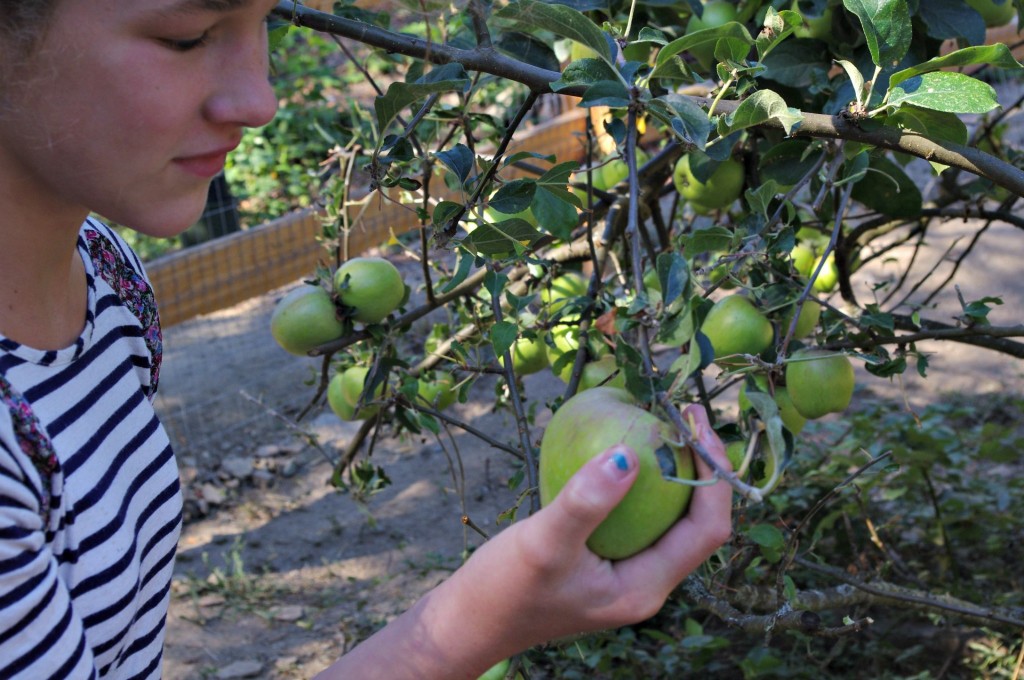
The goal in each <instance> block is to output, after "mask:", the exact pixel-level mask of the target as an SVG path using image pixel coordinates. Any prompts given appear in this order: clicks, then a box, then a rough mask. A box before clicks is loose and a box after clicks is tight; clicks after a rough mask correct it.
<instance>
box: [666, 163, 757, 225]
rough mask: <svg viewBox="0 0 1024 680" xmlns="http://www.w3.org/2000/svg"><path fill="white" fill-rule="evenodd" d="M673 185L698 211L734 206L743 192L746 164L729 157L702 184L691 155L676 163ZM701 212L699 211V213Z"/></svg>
mask: <svg viewBox="0 0 1024 680" xmlns="http://www.w3.org/2000/svg"><path fill="white" fill-rule="evenodd" d="M672 182H673V184H675V187H676V190H677V191H678V192H679V195H680V196H682V197H683V198H685V199H686V200H687V201H688V202H689V203H690V204H691V206H692V207H693V208H694V210H698V207H699V208H700V209H702V210H717V209H720V208H725V207H728V206H730V205H732V203H733V201H735V200H736V199H737V198H739V197H740V193H741V192H742V191H743V164H742V163H740V162H739V161H737V160H734V159H732V158H727V159H726V160H724V161H722V162H721V163H719V164H718V167H716V168H715V169H714V171H713V172H712V173H711V176H710V177H708V178H707V181H706V182H701V181H700V180H698V179H697V177H696V176H694V174H693V170H692V169H691V168H690V155H689V154H686V155H684V156H681V157H680V158H679V160H678V161H676V167H675V170H674V171H673V173H672ZM698 212H699V210H698Z"/></svg>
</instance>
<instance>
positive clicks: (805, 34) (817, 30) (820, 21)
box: [790, 0, 832, 40]
mask: <svg viewBox="0 0 1024 680" xmlns="http://www.w3.org/2000/svg"><path fill="white" fill-rule="evenodd" d="M790 9H791V10H793V11H794V12H799V13H800V15H801V16H802V17H803V18H804V23H803V25H802V26H798V27H797V28H796V29H794V30H793V35H794V36H795V37H797V38H811V39H814V40H828V39H829V37H830V36H831V35H832V8H831V7H826V8H825V11H823V12H822V13H821V15H819V16H807V15H806V14H804V12H803V11H802V10H801V9H800V0H793V4H792V5H791V6H790Z"/></svg>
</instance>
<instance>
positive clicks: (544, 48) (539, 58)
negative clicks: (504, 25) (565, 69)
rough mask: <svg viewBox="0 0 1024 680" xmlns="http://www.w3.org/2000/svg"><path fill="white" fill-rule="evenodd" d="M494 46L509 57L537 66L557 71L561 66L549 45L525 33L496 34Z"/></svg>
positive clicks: (508, 32) (507, 32)
mask: <svg viewBox="0 0 1024 680" xmlns="http://www.w3.org/2000/svg"><path fill="white" fill-rule="evenodd" d="M494 46H495V47H496V48H498V50H499V51H501V52H504V53H505V54H507V55H509V56H510V57H514V58H516V59H518V60H519V61H521V62H523V63H526V64H530V65H531V66H536V67H537V68H543V69H547V70H548V71H557V70H559V69H560V68H561V67H562V65H561V64H560V63H559V62H558V57H556V56H555V51H554V50H553V49H551V46H550V45H548V44H547V43H545V42H544V41H543V40H540V39H538V38H536V37H534V36H532V35H529V34H527V33H519V32H517V31H506V32H504V33H502V34H501V35H500V36H498V40H497V41H496V42H495V43H494Z"/></svg>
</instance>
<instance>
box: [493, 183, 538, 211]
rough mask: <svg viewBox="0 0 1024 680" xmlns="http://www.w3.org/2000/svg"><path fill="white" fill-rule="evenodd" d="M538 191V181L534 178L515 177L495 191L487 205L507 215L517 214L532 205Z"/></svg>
mask: <svg viewBox="0 0 1024 680" xmlns="http://www.w3.org/2000/svg"><path fill="white" fill-rule="evenodd" d="M536 192H537V182H536V181H535V180H532V179H514V180H512V181H511V182H506V183H505V184H503V185H502V187H501V188H500V189H498V190H497V191H496V192H494V195H493V196H491V199H490V200H489V201H488V202H487V206H488V207H489V208H492V209H493V210H496V211H498V212H500V213H504V214H505V215H515V214H516V213H520V212H522V211H524V210H526V209H527V208H529V207H530V203H532V202H533V196H534V194H535V193H536Z"/></svg>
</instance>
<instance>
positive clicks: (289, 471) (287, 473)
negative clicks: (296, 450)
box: [281, 460, 299, 477]
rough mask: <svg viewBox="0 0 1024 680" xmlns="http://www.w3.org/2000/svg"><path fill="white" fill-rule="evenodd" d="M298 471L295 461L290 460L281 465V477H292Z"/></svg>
mask: <svg viewBox="0 0 1024 680" xmlns="http://www.w3.org/2000/svg"><path fill="white" fill-rule="evenodd" d="M298 471H299V466H298V465H296V464H295V461H293V460H290V461H288V462H287V463H285V464H284V465H282V466H281V476H282V477H294V476H295V475H296V473H298Z"/></svg>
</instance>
